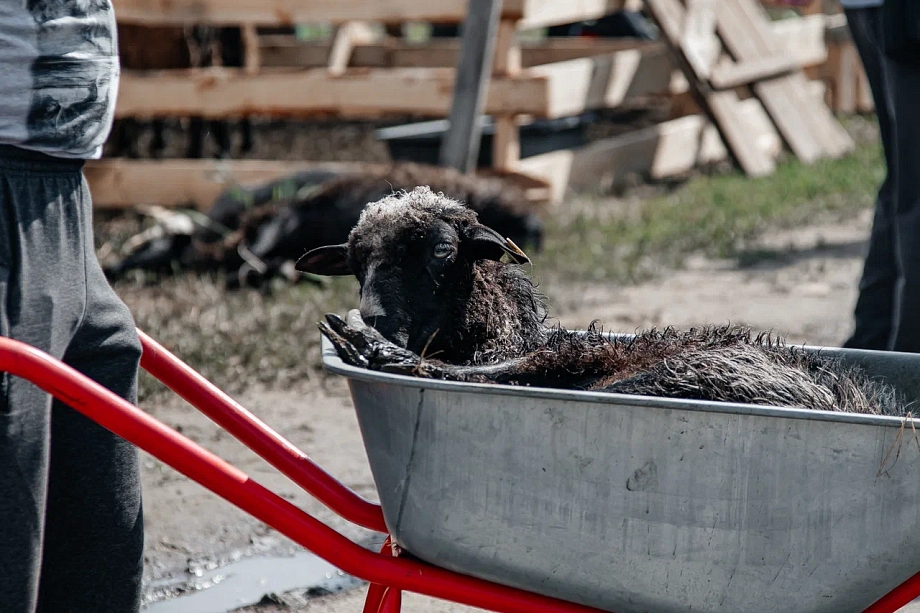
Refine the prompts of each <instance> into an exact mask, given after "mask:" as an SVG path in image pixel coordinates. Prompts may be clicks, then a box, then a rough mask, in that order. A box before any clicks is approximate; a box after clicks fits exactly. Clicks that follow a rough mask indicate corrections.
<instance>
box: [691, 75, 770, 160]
mask: <svg viewBox="0 0 920 613" xmlns="http://www.w3.org/2000/svg"><path fill="white" fill-rule="evenodd" d="M706 101H707V103H708V104H709V108H710V111H711V112H712V115H713V117H714V118H715V120H716V123H717V124H718V125H719V129H720V131H721V132H722V137H723V138H724V139H725V141H726V142H727V143H728V146H729V147H730V148H731V151H732V154H734V156H735V158H736V159H737V160H738V163H739V164H740V165H741V167H742V168H743V169H744V172H746V173H747V174H748V175H750V176H752V177H762V176H765V175H769V174H771V173H772V172H773V171H774V170H775V169H776V164H775V163H774V161H773V158H772V157H771V156H769V155H767V154H765V153H764V152H763V151H761V150H760V149H759V148H758V147H757V142H756V140H755V139H756V137H755V136H754V135H753V134H752V133H751V132H750V131H749V129H748V126H746V125H745V124H744V122H743V121H741V119H740V118H739V117H738V110H739V105H740V102H741V101H740V100H739V99H738V94H736V93H735V92H733V91H725V92H716V93H713V94H709V95H708V96H706Z"/></svg>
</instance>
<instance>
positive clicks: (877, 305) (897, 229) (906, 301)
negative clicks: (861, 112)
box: [844, 8, 920, 353]
mask: <svg viewBox="0 0 920 613" xmlns="http://www.w3.org/2000/svg"><path fill="white" fill-rule="evenodd" d="M846 16H847V21H848V23H849V26H850V32H851V33H852V37H853V42H854V43H855V45H856V48H857V50H858V51H859V55H860V57H861V58H862V61H863V64H864V66H865V68H866V74H867V75H868V77H869V85H870V87H871V89H872V96H873V98H874V100H875V107H876V114H877V116H878V123H879V128H880V130H881V139H882V145H883V147H884V150H885V162H886V164H887V171H888V172H887V176H886V177H885V181H884V182H883V183H882V185H881V188H880V189H879V191H878V198H877V201H876V206H875V218H874V221H873V224H872V235H871V238H870V239H869V252H868V254H867V256H866V261H865V267H864V269H863V275H862V279H861V280H860V284H859V298H858V299H857V302H856V308H855V312H854V315H855V320H856V321H855V324H856V325H855V329H854V331H853V335H852V336H851V337H850V338H849V339H848V340H847V341H846V343H844V346H845V347H852V348H857V349H878V350H889V351H907V352H913V353H920V68H918V67H917V66H910V65H905V64H901V63H898V62H894V61H892V60H891V59H889V58H888V57H887V56H885V55H884V54H883V53H882V51H881V49H880V47H879V44H878V40H879V9H878V8H866V9H852V10H847V11H846Z"/></svg>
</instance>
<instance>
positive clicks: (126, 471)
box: [37, 182, 144, 613]
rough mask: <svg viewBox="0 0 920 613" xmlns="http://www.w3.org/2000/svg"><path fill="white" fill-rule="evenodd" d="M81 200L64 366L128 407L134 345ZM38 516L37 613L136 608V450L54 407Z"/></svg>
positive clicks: (133, 387) (139, 546) (133, 394)
mask: <svg viewBox="0 0 920 613" xmlns="http://www.w3.org/2000/svg"><path fill="white" fill-rule="evenodd" d="M81 193H82V196H81V198H80V200H79V201H78V202H77V203H75V206H79V210H80V211H81V214H82V222H83V225H82V237H81V238H82V241H83V243H82V244H83V250H82V254H81V255H82V260H81V261H82V262H83V263H84V264H85V267H86V312H85V314H84V316H83V319H82V321H81V322H80V325H79V327H78V328H77V329H76V330H75V332H74V335H73V339H72V341H71V342H70V345H69V347H68V348H67V351H66V353H65V354H64V362H65V363H67V364H69V365H70V366H72V367H74V368H75V369H76V370H78V371H80V372H82V373H83V374H85V375H86V376H88V377H89V378H91V379H93V380H94V381H96V382H97V383H99V384H101V385H102V386H104V387H106V388H108V389H109V390H111V391H113V392H115V393H116V394H117V395H119V396H121V397H122V398H124V399H126V400H128V401H129V402H131V403H132V404H134V403H136V401H137V373H138V363H139V360H140V355H141V345H140V340H139V338H138V336H137V330H136V328H135V324H134V319H133V317H132V316H131V313H130V311H129V310H128V307H127V306H125V304H124V303H123V302H122V301H121V300H120V299H119V298H118V296H117V295H116V294H115V292H114V291H113V290H112V288H111V287H110V286H109V284H108V281H107V280H106V278H105V276H104V275H103V273H102V268H101V267H100V265H99V262H98V261H97V259H96V255H95V252H94V249H93V227H92V205H91V203H90V195H89V191H88V189H87V187H86V184H85V182H83V185H82V192H81ZM46 513H47V520H46V525H45V544H44V560H43V562H42V575H41V585H40V591H39V605H38V609H37V611H38V612H39V613H65V612H73V613H77V612H78V611H79V612H81V613H83V612H86V613H97V612H98V613H107V612H109V611H118V612H119V613H121V612H124V613H132V612H136V611H138V610H139V608H140V599H141V575H142V571H143V555H144V530H143V517H142V510H141V489H140V473H139V467H138V453H137V449H136V448H135V447H134V446H133V445H131V444H129V443H127V442H126V441H124V440H123V439H121V438H120V437H117V436H115V435H114V434H112V433H111V432H109V431H108V430H105V429H104V428H102V427H101V426H99V425H98V424H96V423H95V422H93V421H91V420H89V419H87V418H86V417H84V416H83V415H81V414H79V413H77V412H76V411H74V410H73V409H71V408H70V407H68V406H66V405H64V404H63V403H60V402H57V401H55V402H54V404H53V407H52V414H51V469H50V477H49V483H48V500H47V511H46Z"/></svg>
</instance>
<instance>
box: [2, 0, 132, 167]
mask: <svg viewBox="0 0 920 613" xmlns="http://www.w3.org/2000/svg"><path fill="white" fill-rule="evenodd" d="M0 71H2V72H0V143H3V144H8V145H16V146H18V147H22V148H24V149H32V150H36V151H41V152H43V153H47V154H49V155H54V156H57V157H66V158H83V159H96V158H99V157H100V156H101V154H102V145H103V144H104V143H105V140H106V138H108V135H109V131H110V130H111V128H112V119H113V116H114V113H115V99H116V95H117V92H118V76H119V62H118V40H117V36H116V28H115V14H114V12H113V10H112V4H111V2H110V0H0Z"/></svg>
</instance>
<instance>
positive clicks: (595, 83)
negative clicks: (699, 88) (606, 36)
mask: <svg viewBox="0 0 920 613" xmlns="http://www.w3.org/2000/svg"><path fill="white" fill-rule="evenodd" d="M673 71H674V66H673V64H672V62H671V58H670V57H669V54H668V53H667V50H666V49H664V48H658V49H657V50H656V51H655V52H652V51H648V52H642V51H620V52H618V53H614V54H611V55H607V56H599V57H594V58H584V59H579V60H570V61H568V62H557V63H555V64H550V65H547V66H536V67H534V68H531V69H529V70H527V71H526V72H525V73H524V74H526V75H530V76H532V77H536V76H543V77H545V78H546V79H547V82H548V83H549V88H550V89H549V102H548V104H547V116H550V117H566V116H570V115H576V114H578V113H582V112H584V111H585V110H588V109H598V108H615V107H617V106H620V105H621V104H623V102H624V101H626V100H628V99H631V98H636V97H641V96H647V95H649V94H659V93H667V92H668V91H669V89H670V87H671V84H672V78H673Z"/></svg>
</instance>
